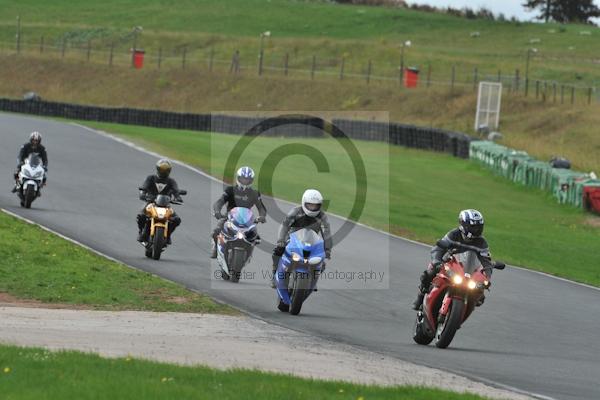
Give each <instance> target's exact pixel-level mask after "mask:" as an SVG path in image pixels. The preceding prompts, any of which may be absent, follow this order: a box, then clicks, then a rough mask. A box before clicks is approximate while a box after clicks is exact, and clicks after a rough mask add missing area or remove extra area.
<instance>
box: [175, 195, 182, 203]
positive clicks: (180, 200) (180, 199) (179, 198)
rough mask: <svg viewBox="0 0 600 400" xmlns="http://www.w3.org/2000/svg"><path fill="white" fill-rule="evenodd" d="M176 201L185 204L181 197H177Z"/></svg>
mask: <svg viewBox="0 0 600 400" xmlns="http://www.w3.org/2000/svg"><path fill="white" fill-rule="evenodd" d="M175 201H176V202H178V203H183V199H182V198H181V196H177V197H175Z"/></svg>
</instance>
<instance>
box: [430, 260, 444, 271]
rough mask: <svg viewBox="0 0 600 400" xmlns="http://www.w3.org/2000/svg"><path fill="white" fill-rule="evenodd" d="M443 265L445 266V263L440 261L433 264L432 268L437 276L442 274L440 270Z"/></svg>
mask: <svg viewBox="0 0 600 400" xmlns="http://www.w3.org/2000/svg"><path fill="white" fill-rule="evenodd" d="M442 265H444V263H443V262H442V261H439V260H436V261H432V262H431V266H432V267H433V272H434V273H435V274H437V273H438V272H440V268H441V267H442Z"/></svg>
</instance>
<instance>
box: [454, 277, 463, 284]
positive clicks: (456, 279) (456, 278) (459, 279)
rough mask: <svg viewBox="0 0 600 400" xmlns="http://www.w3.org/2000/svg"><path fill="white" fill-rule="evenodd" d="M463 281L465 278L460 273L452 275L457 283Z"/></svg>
mask: <svg viewBox="0 0 600 400" xmlns="http://www.w3.org/2000/svg"><path fill="white" fill-rule="evenodd" d="M462 281H463V278H462V276H460V275H454V276H453V277H452V282H454V283H455V284H456V285H460V284H461V283H462Z"/></svg>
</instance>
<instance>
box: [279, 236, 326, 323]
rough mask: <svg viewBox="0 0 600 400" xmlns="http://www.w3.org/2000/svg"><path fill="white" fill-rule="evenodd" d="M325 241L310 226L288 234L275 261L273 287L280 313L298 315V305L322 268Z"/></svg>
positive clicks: (314, 283) (315, 284)
mask: <svg viewBox="0 0 600 400" xmlns="http://www.w3.org/2000/svg"><path fill="white" fill-rule="evenodd" d="M324 260H325V242H324V241H323V238H322V237H321V235H319V234H317V233H316V232H315V231H313V230H312V229H300V230H297V231H295V232H293V233H291V234H290V239H289V241H288V243H287V245H286V247H285V252H284V254H283V255H282V256H281V259H280V260H279V265H278V266H277V271H276V275H275V288H276V290H277V295H278V297H279V304H278V306H277V308H279V310H280V311H282V312H288V311H289V312H290V314H292V315H298V314H299V313H300V310H301V309H302V304H303V303H304V301H305V300H306V299H307V298H308V296H310V294H311V293H312V292H313V291H314V290H315V288H316V286H317V281H318V280H319V275H320V274H321V271H323V270H324V269H325V268H324V267H325V265H324V263H323V262H324Z"/></svg>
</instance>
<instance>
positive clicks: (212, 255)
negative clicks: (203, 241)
mask: <svg viewBox="0 0 600 400" xmlns="http://www.w3.org/2000/svg"><path fill="white" fill-rule="evenodd" d="M210 243H211V245H212V247H211V252H210V258H217V238H216V237H215V236H214V235H213V237H212V240H211V241H210Z"/></svg>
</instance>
